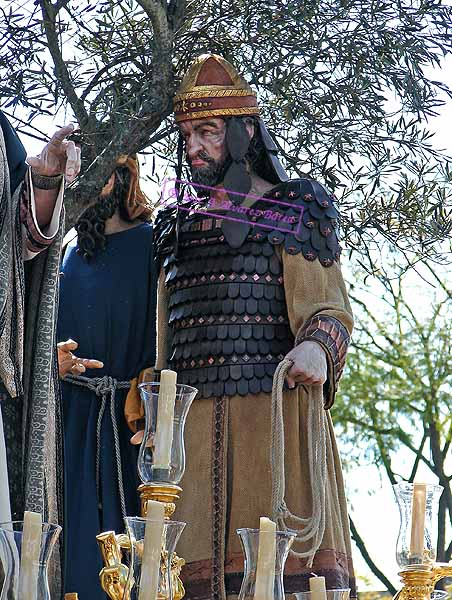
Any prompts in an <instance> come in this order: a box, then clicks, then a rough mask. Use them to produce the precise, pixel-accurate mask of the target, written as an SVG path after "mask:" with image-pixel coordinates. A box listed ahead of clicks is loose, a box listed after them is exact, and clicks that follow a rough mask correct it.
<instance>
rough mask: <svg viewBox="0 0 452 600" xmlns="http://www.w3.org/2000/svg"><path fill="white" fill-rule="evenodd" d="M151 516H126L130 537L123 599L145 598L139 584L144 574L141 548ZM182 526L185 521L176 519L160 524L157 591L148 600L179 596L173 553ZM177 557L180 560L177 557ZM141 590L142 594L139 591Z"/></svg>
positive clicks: (136, 599)
mask: <svg viewBox="0 0 452 600" xmlns="http://www.w3.org/2000/svg"><path fill="white" fill-rule="evenodd" d="M152 522H153V521H152V520H151V519H145V518H143V517H126V518H125V523H126V531H127V535H128V536H129V540H130V551H129V565H128V566H129V580H128V583H127V586H126V590H125V593H124V600H138V599H139V598H140V600H141V598H148V596H147V595H146V594H144V593H143V591H142V590H141V587H142V586H141V584H142V581H143V579H144V577H145V573H144V570H143V562H142V561H143V551H144V537H145V532H146V524H147V523H152ZM184 527H185V523H182V522H179V521H165V522H164V524H163V534H162V544H161V548H162V549H161V554H160V567H159V581H158V592H157V596H156V597H155V598H150V599H149V600H173V598H174V597H175V596H178V595H180V594H178V593H177V592H179V590H178V589H175V588H177V586H179V585H181V584H180V582H179V580H178V579H177V576H176V574H178V571H179V572H180V568H179V569H177V565H176V564H175V560H177V558H176V556H175V554H174V552H175V549H176V544H177V542H178V540H179V537H180V535H181V533H182V531H183V529H184ZM179 560H180V559H179ZM140 592H141V593H140Z"/></svg>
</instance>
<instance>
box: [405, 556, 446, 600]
mask: <svg viewBox="0 0 452 600" xmlns="http://www.w3.org/2000/svg"><path fill="white" fill-rule="evenodd" d="M399 575H400V578H401V580H402V582H403V588H402V589H401V590H400V591H398V592H397V594H396V595H395V596H394V600H430V597H431V593H432V592H433V590H434V588H435V584H436V583H437V582H438V581H439V580H440V579H443V578H444V577H450V576H452V563H435V564H433V565H409V566H407V567H405V568H404V569H403V571H401V572H400V573H399Z"/></svg>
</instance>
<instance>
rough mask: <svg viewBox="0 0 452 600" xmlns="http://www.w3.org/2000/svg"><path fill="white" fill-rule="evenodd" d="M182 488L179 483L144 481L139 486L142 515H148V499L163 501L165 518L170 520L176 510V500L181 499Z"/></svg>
mask: <svg viewBox="0 0 452 600" xmlns="http://www.w3.org/2000/svg"><path fill="white" fill-rule="evenodd" d="M181 491H182V488H181V487H179V486H178V485H170V484H163V483H142V484H141V485H140V487H139V488H138V493H139V494H140V498H141V516H142V517H146V515H147V512H148V500H155V501H156V502H163V503H164V504H165V519H167V520H169V519H171V517H172V516H173V514H174V511H175V510H176V504H175V501H176V500H178V499H179V494H180V493H181Z"/></svg>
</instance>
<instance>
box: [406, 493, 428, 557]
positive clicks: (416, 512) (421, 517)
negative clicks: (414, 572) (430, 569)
mask: <svg viewBox="0 0 452 600" xmlns="http://www.w3.org/2000/svg"><path fill="white" fill-rule="evenodd" d="M426 498H427V486H426V484H425V483H415V484H414V485H413V504H412V508H411V538H410V555H411V557H412V558H413V557H419V559H420V561H421V562H422V557H423V554H424V529H425V503H426Z"/></svg>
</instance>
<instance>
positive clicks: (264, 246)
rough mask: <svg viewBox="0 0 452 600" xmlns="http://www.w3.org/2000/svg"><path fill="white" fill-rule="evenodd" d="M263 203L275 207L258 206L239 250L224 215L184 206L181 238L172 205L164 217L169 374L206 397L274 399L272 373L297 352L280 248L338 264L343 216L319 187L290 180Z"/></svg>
mask: <svg viewBox="0 0 452 600" xmlns="http://www.w3.org/2000/svg"><path fill="white" fill-rule="evenodd" d="M267 196H268V197H269V198H274V199H275V201H276V202H275V203H271V202H270V200H259V201H257V202H256V203H255V205H254V206H253V212H248V214H247V215H246V216H247V218H248V216H249V222H248V224H247V223H245V224H242V223H240V225H241V226H242V227H248V229H247V232H246V236H245V241H244V242H243V244H242V245H241V246H240V247H238V248H233V247H231V246H230V245H229V244H228V243H227V241H226V240H225V236H224V233H223V231H222V224H223V223H224V219H222V218H221V217H220V216H218V217H215V216H209V215H206V214H203V213H200V212H197V213H192V214H190V213H189V212H187V210H186V209H187V208H188V207H187V206H185V207H183V208H184V210H181V211H179V217H178V231H177V235H176V229H177V228H176V227H175V224H176V212H175V209H174V207H169V208H165V209H163V210H161V211H160V213H159V215H158V219H157V223H156V227H155V231H156V238H155V243H156V252H157V255H158V257H159V259H160V261H161V262H160V264H161V265H162V266H163V268H164V270H165V274H166V286H167V289H168V292H169V328H170V331H171V349H170V356H169V359H168V362H169V367H170V368H171V369H174V370H175V371H177V373H178V381H179V383H186V384H189V385H193V386H194V387H196V388H198V389H199V392H200V394H199V395H200V397H219V396H222V395H228V396H232V395H235V394H239V395H243V396H245V395H247V394H258V393H260V392H267V393H269V392H271V389H272V379H273V374H274V371H275V369H276V366H277V365H278V363H279V362H280V361H281V360H282V359H283V358H284V356H285V355H286V354H287V353H288V352H289V351H290V350H291V349H292V348H293V346H294V341H295V340H294V337H293V335H292V332H291V330H290V327H289V322H288V317H287V308H286V301H285V295H284V285H283V272H282V263H281V261H280V259H279V257H278V254H277V253H276V252H275V246H279V245H282V246H283V247H284V248H285V249H286V251H287V252H289V253H291V254H297V253H300V252H302V253H303V255H304V257H305V258H306V259H307V260H315V259H316V258H317V257H318V258H319V260H320V262H321V263H322V264H323V265H324V266H325V267H328V266H330V265H331V264H332V263H333V261H334V260H337V259H338V257H339V251H340V249H339V245H338V242H337V236H336V232H335V227H336V219H337V216H338V215H337V211H336V209H335V208H334V205H333V199H332V197H331V196H330V195H329V194H327V192H326V191H325V190H324V188H322V187H321V186H320V184H318V183H317V182H313V181H312V180H308V179H300V180H294V181H290V182H286V183H283V184H280V185H278V186H277V187H275V188H273V189H272V190H271V191H270V192H269V193H268V194H266V197H267ZM269 211H271V213H270V212H269ZM276 213H278V214H279V215H280V217H278V216H277V214H276ZM228 214H230V213H228ZM241 214H242V215H243V214H245V213H241ZM241 218H243V216H242V217H241ZM176 237H177V239H176ZM300 259H301V257H300ZM301 260H303V259H301ZM311 339H312V338H311Z"/></svg>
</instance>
